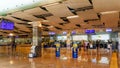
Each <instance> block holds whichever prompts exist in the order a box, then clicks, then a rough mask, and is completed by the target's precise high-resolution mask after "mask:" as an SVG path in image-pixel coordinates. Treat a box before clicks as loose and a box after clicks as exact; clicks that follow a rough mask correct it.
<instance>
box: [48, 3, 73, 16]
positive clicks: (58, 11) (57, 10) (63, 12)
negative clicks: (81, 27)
mask: <svg viewBox="0 0 120 68" xmlns="http://www.w3.org/2000/svg"><path fill="white" fill-rule="evenodd" d="M46 8H47V10H48V11H49V12H51V13H52V14H53V15H54V16H58V17H67V16H72V15H74V14H73V13H72V12H70V10H69V9H68V8H67V6H66V5H65V4H57V5H54V6H47V7H46Z"/></svg>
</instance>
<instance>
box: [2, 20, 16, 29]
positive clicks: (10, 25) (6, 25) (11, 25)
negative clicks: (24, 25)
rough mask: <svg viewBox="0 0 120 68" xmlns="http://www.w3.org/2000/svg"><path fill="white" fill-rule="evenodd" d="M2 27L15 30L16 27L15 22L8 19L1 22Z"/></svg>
mask: <svg viewBox="0 0 120 68" xmlns="http://www.w3.org/2000/svg"><path fill="white" fill-rule="evenodd" d="M0 29H3V30H13V29H14V23H13V22H11V21H8V20H2V21H1V22H0Z"/></svg>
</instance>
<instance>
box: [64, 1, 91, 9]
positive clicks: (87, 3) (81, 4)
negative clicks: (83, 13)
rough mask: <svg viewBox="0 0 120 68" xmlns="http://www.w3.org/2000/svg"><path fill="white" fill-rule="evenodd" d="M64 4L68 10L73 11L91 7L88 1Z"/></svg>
mask: <svg viewBox="0 0 120 68" xmlns="http://www.w3.org/2000/svg"><path fill="white" fill-rule="evenodd" d="M64 3H65V4H66V5H67V6H69V7H70V8H74V9H77V8H81V7H85V6H91V4H90V2H89V0H68V1H66V2H64Z"/></svg>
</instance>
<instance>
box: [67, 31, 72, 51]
mask: <svg viewBox="0 0 120 68" xmlns="http://www.w3.org/2000/svg"><path fill="white" fill-rule="evenodd" d="M70 37H71V33H70V32H68V34H67V41H66V44H67V49H70V43H71V40H70Z"/></svg>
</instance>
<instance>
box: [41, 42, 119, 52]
mask: <svg viewBox="0 0 120 68" xmlns="http://www.w3.org/2000/svg"><path fill="white" fill-rule="evenodd" d="M57 42H59V43H60V46H61V47H67V43H66V41H57ZM54 43H55V42H49V43H44V44H43V46H44V47H55V44H54ZM74 43H76V44H77V45H78V48H79V49H81V48H83V49H84V50H88V49H100V48H104V49H108V50H112V51H116V50H117V49H118V41H112V40H107V41H105V40H96V41H93V40H90V41H85V40H82V41H73V42H71V43H70V47H72V46H73V44H74Z"/></svg>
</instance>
